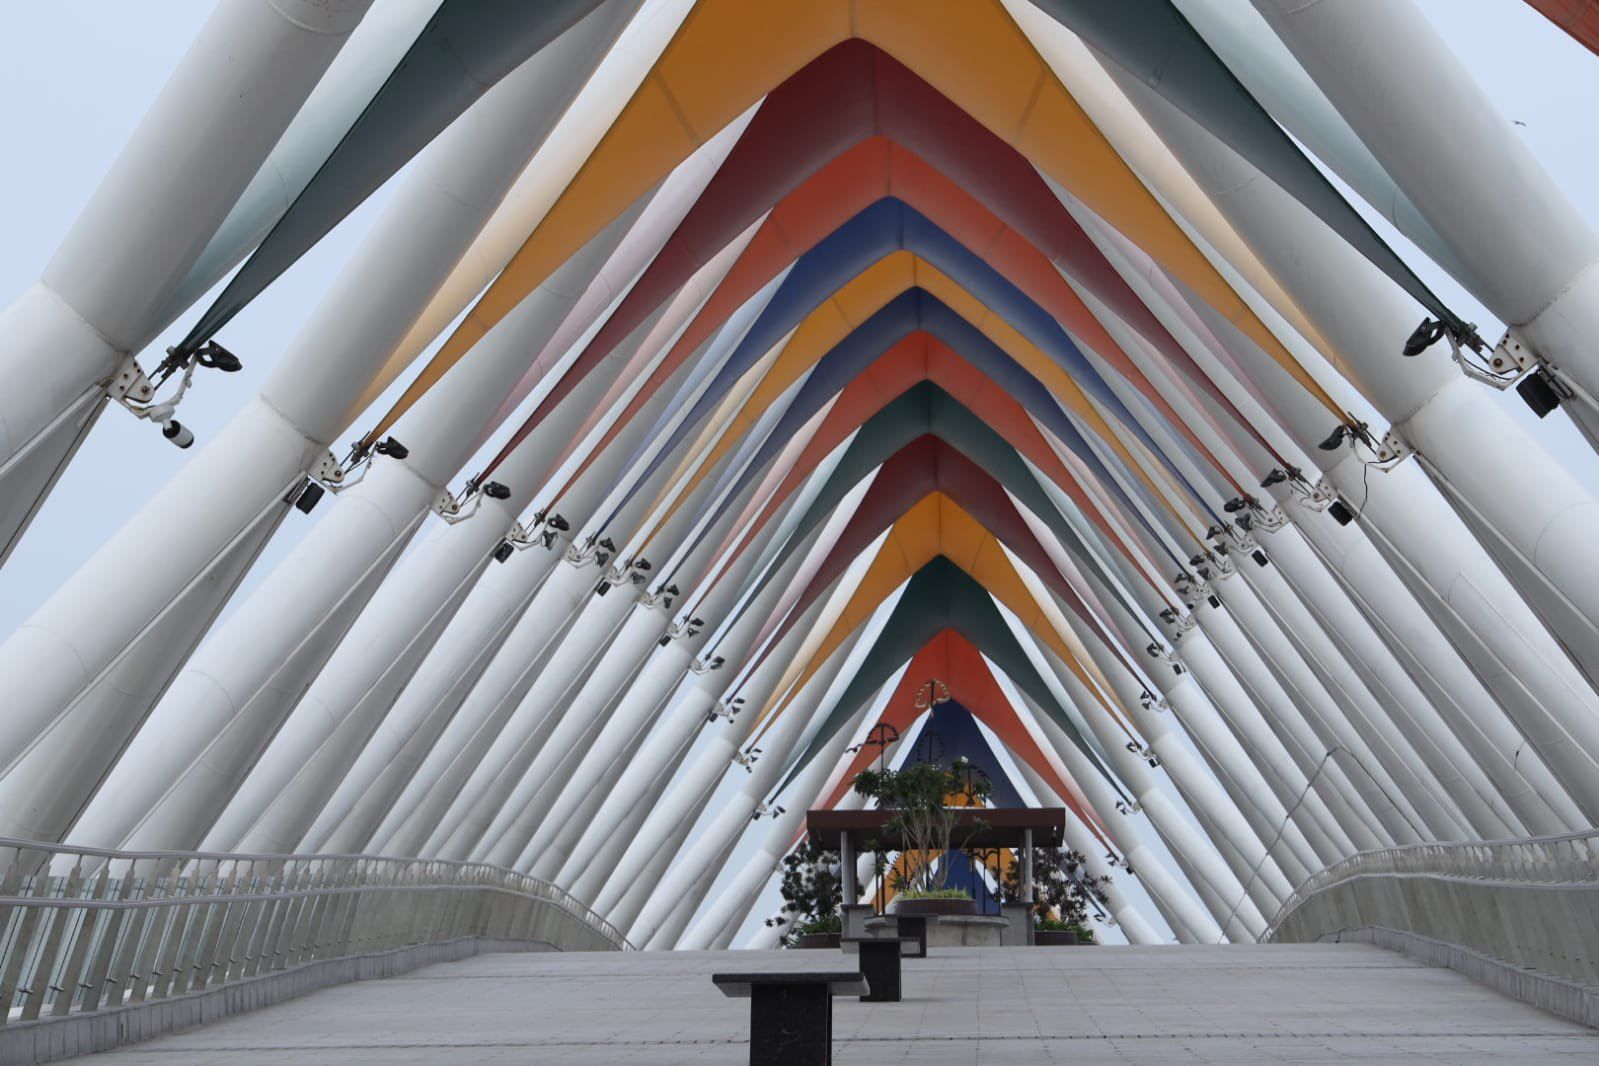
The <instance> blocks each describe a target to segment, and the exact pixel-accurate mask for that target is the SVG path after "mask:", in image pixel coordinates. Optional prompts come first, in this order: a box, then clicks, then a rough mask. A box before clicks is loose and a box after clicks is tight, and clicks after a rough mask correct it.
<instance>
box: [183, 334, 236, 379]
mask: <svg viewBox="0 0 1599 1066" xmlns="http://www.w3.org/2000/svg"><path fill="white" fill-rule="evenodd" d="M194 361H195V362H197V363H199V364H200V365H201V366H203V367H209V368H210V369H212V370H220V371H222V372H223V373H224V374H237V373H238V372H239V371H241V370H243V369H244V363H243V362H241V361H240V359H239V357H238V356H236V355H234V354H233V353H232V352H230V351H228V350H227V349H226V348H224V347H222V345H220V344H218V343H217V342H216V341H209V342H207V344H206V346H205V347H203V348H201V349H200V350H199V351H197V352H195V353H194Z"/></svg>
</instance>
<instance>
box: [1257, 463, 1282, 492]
mask: <svg viewBox="0 0 1599 1066" xmlns="http://www.w3.org/2000/svg"><path fill="white" fill-rule="evenodd" d="M1287 480H1288V475H1287V473H1285V472H1284V471H1283V469H1282V467H1274V468H1273V469H1272V472H1271V473H1269V474H1267V475H1266V477H1265V479H1264V480H1263V481H1261V483H1260V487H1261V488H1263V489H1269V488H1271V487H1272V486H1273V485H1281V484H1282V483H1283V482H1284V481H1287Z"/></svg>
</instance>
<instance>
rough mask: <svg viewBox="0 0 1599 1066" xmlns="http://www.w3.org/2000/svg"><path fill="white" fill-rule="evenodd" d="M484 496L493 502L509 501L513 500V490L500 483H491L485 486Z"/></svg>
mask: <svg viewBox="0 0 1599 1066" xmlns="http://www.w3.org/2000/svg"><path fill="white" fill-rule="evenodd" d="M483 495H485V496H487V497H488V498H489V499H491V500H509V499H510V498H511V490H510V489H509V488H508V487H506V486H505V485H502V484H500V483H499V482H498V481H489V482H486V483H484V485H483Z"/></svg>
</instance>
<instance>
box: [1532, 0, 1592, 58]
mask: <svg viewBox="0 0 1599 1066" xmlns="http://www.w3.org/2000/svg"><path fill="white" fill-rule="evenodd" d="M1527 3H1529V4H1531V5H1532V6H1533V7H1535V8H1537V9H1538V11H1539V13H1541V14H1542V15H1543V17H1544V18H1546V19H1548V20H1549V21H1550V22H1553V23H1554V24H1555V25H1556V26H1559V27H1560V28H1561V29H1563V30H1565V31H1566V32H1567V33H1569V34H1571V36H1572V37H1574V38H1576V40H1578V41H1580V42H1581V43H1582V46H1583V47H1584V48H1586V49H1588V51H1590V52H1594V53H1599V2H1596V0H1527Z"/></svg>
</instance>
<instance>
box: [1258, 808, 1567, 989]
mask: <svg viewBox="0 0 1599 1066" xmlns="http://www.w3.org/2000/svg"><path fill="white" fill-rule="evenodd" d="M1596 915H1599V829H1583V830H1577V831H1575V832H1570V833H1561V834H1557V835H1552V836H1541V837H1528V838H1525V839H1509V840H1483V841H1466V842H1458V843H1420V844H1401V845H1397V846H1394V847H1389V848H1380V849H1376V850H1373V851H1363V852H1360V853H1358V854H1355V855H1351V856H1349V857H1348V858H1346V859H1344V860H1342V861H1340V862H1337V863H1334V864H1333V865H1331V866H1329V867H1327V868H1326V869H1323V870H1321V871H1320V872H1318V873H1316V874H1314V875H1312V876H1311V877H1310V878H1308V879H1307V880H1305V881H1304V882H1303V883H1302V884H1301V885H1300V886H1299V887H1298V888H1296V889H1295V890H1294V892H1293V894H1292V895H1291V896H1289V898H1288V899H1287V900H1286V901H1285V902H1284V903H1283V905H1282V908H1281V909H1280V910H1279V911H1278V912H1277V914H1276V916H1275V917H1274V918H1273V919H1272V921H1271V924H1270V926H1269V927H1268V928H1267V930H1266V934H1265V936H1264V937H1263V938H1262V939H1264V940H1292V941H1301V942H1302V941H1306V940H1315V939H1318V938H1320V937H1325V936H1329V935H1333V934H1337V933H1340V932H1343V931H1347V930H1352V929H1363V928H1376V929H1389V930H1396V931H1399V932H1403V933H1410V934H1415V935H1417V936H1421V937H1425V938H1429V939H1432V940H1435V941H1439V942H1442V943H1446V944H1453V945H1456V946H1458V947H1462V948H1466V949H1469V950H1471V951H1474V952H1477V953H1479V954H1481V955H1485V956H1488V957H1492V958H1496V959H1500V960H1503V961H1505V962H1508V963H1511V964H1514V965H1516V966H1520V967H1531V968H1533V969H1536V970H1539V971H1541V972H1544V973H1548V974H1552V975H1554V976H1557V977H1560V978H1565V979H1570V980H1574V981H1579V982H1584V983H1592V982H1596V981H1599V920H1596V918H1595V916H1596Z"/></svg>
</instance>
